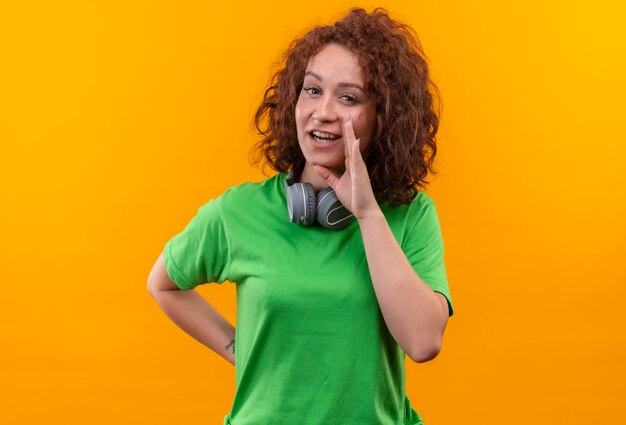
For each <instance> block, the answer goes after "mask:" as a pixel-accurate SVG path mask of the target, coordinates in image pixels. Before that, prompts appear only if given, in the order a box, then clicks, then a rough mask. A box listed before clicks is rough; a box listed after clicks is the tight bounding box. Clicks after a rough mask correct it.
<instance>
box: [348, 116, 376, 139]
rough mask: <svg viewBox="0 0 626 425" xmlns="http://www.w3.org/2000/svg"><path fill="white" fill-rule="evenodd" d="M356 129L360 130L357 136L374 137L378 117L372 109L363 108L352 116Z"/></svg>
mask: <svg viewBox="0 0 626 425" xmlns="http://www.w3.org/2000/svg"><path fill="white" fill-rule="evenodd" d="M352 122H353V123H354V128H355V130H357V131H358V133H357V134H356V137H367V138H370V139H371V138H372V137H373V135H374V128H375V127H376V117H375V116H372V113H371V111H368V110H362V111H360V112H358V113H357V114H355V115H353V116H352Z"/></svg>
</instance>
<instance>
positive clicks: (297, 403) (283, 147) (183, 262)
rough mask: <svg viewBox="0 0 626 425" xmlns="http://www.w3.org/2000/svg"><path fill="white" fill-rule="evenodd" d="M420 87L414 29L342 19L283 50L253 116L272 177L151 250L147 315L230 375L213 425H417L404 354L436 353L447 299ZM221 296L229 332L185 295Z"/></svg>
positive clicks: (429, 134)
mask: <svg viewBox="0 0 626 425" xmlns="http://www.w3.org/2000/svg"><path fill="white" fill-rule="evenodd" d="M436 92H437V90H436V87H435V86H434V85H433V84H432V82H431V80H430V78H429V75H428V66H427V64H426V62H425V60H424V55H423V53H422V50H421V47H420V45H419V43H418V41H417V39H416V37H415V36H414V35H413V32H412V30H411V29H410V28H409V27H407V26H405V25H402V24H400V23H398V22H396V21H394V20H392V19H390V18H389V16H388V15H387V13H386V12H385V11H384V10H381V9H376V10H374V11H373V12H372V13H369V14H368V13H367V12H365V11H364V10H362V9H354V10H352V11H351V12H350V13H349V14H348V15H347V16H346V17H345V18H344V19H342V20H341V21H339V22H336V23H335V24H334V25H331V26H321V27H317V28H314V29H313V30H311V31H310V32H308V33H307V34H306V35H304V36H303V37H302V38H300V39H298V40H295V41H294V42H293V43H292V44H291V46H290V48H289V50H288V51H287V54H286V56H285V61H284V67H283V68H282V69H281V70H279V71H278V72H277V73H276V74H275V75H274V78H273V81H272V85H271V87H270V88H269V89H268V90H267V91H266V93H265V96H264V99H263V101H262V103H261V105H260V107H259V109H258V111H257V114H256V117H255V122H256V125H257V128H258V129H259V131H260V132H261V134H262V135H263V136H264V137H263V139H262V140H261V141H260V142H259V144H258V146H257V148H258V151H257V152H259V153H260V154H261V155H260V156H259V158H260V157H261V156H262V157H264V158H265V160H266V161H267V163H268V164H269V165H270V166H271V167H272V168H273V169H275V170H276V171H278V173H277V174H276V175H274V176H273V177H271V178H269V179H267V180H264V181H261V182H258V183H244V184H241V185H238V186H235V187H232V188H230V189H228V190H227V191H226V192H224V193H223V194H222V195H221V196H219V197H218V198H216V199H213V200H210V201H209V202H208V203H206V204H205V205H203V206H202V207H200V208H199V210H198V213H197V215H196V216H195V217H194V218H193V219H192V220H191V221H190V222H189V224H188V225H187V226H186V228H185V229H184V230H183V231H182V232H181V233H180V234H178V235H176V236H174V237H173V238H172V239H171V240H170V241H169V242H168V243H167V244H166V246H165V248H164V251H163V253H162V255H161V256H160V257H159V258H158V259H157V261H156V264H155V265H154V268H153V270H152V272H151V274H150V277H149V279H148V288H149V291H150V293H151V294H152V296H153V297H154V298H155V299H156V301H157V302H158V303H159V305H160V307H161V308H162V309H163V311H164V312H165V313H166V314H167V315H168V316H169V317H170V318H171V319H172V320H173V321H174V322H175V323H176V324H177V325H178V326H180V327H181V328H182V329H183V330H184V331H185V332H187V333H189V334H190V335H191V336H192V337H194V338H196V339H197V340H198V341H200V342H201V343H202V344H204V345H206V346H207V347H209V348H210V349H212V350H214V351H215V352H217V353H218V354H220V355H221V356H223V357H224V358H225V359H226V360H228V361H229V362H231V363H232V364H235V365H236V384H237V390H236V394H235V399H234V401H233V405H232V409H231V412H230V413H228V414H227V415H226V417H225V418H224V424H231V425H249V424H254V425H265V424H268V425H269V424H272V425H276V424H299V425H305V424H311V425H312V424H320V425H321V424H324V425H328V424H340V425H350V424H355V425H356V424H359V425H360V424H372V425H373V424H377V425H378V424H389V425H401V424H421V423H422V421H421V419H420V417H419V415H418V414H417V412H416V411H415V410H413V409H412V408H411V405H410V403H409V400H408V398H407V397H406V395H405V369H404V360H405V354H406V355H408V356H409V357H410V358H411V359H412V360H414V361H416V362H425V361H428V360H431V359H433V358H434V357H435V356H436V355H437V354H438V353H439V351H440V349H441V344H442V338H443V333H444V329H445V327H446V324H447V320H448V317H449V316H450V315H452V313H453V310H452V302H451V298H450V293H449V290H448V284H447V278H446V270H445V264H444V258H443V242H442V237H441V231H440V227H439V221H438V218H437V213H436V210H435V206H434V203H433V201H432V199H430V198H429V197H428V196H427V195H426V194H425V193H424V192H422V191H419V190H418V188H419V187H424V185H425V183H426V181H425V178H426V177H427V175H428V173H429V172H432V171H433V170H432V163H433V159H434V156H435V153H436V144H435V135H436V133H437V129H438V124H439V119H438V115H437V113H436V106H435V102H434V95H435V94H436ZM226 280H228V281H231V282H234V283H236V285H237V329H236V330H235V328H234V327H233V326H232V325H231V324H230V323H228V322H227V321H226V320H225V319H224V318H223V317H222V316H221V315H220V314H219V313H218V312H217V311H216V310H214V309H213V307H211V306H210V305H209V304H207V302H206V301H205V300H204V299H203V298H202V297H201V296H200V295H199V294H198V293H197V292H196V291H195V290H193V288H194V287H195V286H197V285H200V284H203V283H207V282H218V283H221V282H224V281H226Z"/></svg>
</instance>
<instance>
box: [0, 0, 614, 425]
mask: <svg viewBox="0 0 626 425" xmlns="http://www.w3.org/2000/svg"><path fill="white" fill-rule="evenodd" d="M377 4H378V5H382V6H385V7H387V8H388V10H389V11H390V12H391V13H392V16H395V17H396V18H398V19H401V20H404V21H406V22H409V23H410V24H411V25H412V26H413V27H414V28H415V29H416V31H417V32H418V34H419V36H420V39H421V41H422V44H423V45H424V48H425V51H426V54H427V55H428V57H429V61H430V64H431V70H432V75H433V78H434V80H435V81H436V83H437V84H438V85H439V87H440V89H441V92H442V97H443V104H444V114H443V116H442V128H441V132H440V138H439V142H440V145H439V146H440V156H439V159H438V168H439V171H440V173H439V175H438V177H437V179H436V180H435V181H434V183H433V184H432V185H431V186H430V189H429V193H430V194H431V196H432V197H433V198H434V199H435V200H436V202H437V205H438V211H439V215H440V220H441V224H442V230H443V235H444V241H445V243H446V261H447V265H448V275H449V281H450V287H451V290H452V295H453V297H454V301H455V307H456V314H455V316H453V318H452V319H451V321H450V323H449V326H448V330H447V331H446V338H445V341H444V346H443V351H442V353H441V354H440V355H439V357H438V358H437V359H435V360H434V361H432V362H429V363H425V364H413V363H410V362H409V364H408V390H407V391H408V395H409V397H410V398H411V401H412V404H413V405H414V406H415V408H416V409H417V410H418V411H419V412H420V414H421V415H422V416H423V417H424V419H425V421H426V424H427V425H441V424H511V425H513V424H528V423H533V424H570V423H594V424H603V423H618V422H619V421H621V420H623V418H624V416H625V414H626V409H625V408H624V403H623V402H624V400H625V399H626V389H625V384H624V382H625V379H626V373H625V367H624V359H625V358H626V347H625V338H624V334H625V332H624V328H625V322H626V319H625V318H624V314H623V311H622V308H624V307H623V300H624V297H625V296H626V289H625V283H626V270H625V266H624V257H625V253H626V225H625V224H624V218H625V217H626V200H625V195H626V190H625V189H626V185H625V184H624V183H625V182H626V170H625V168H626V167H625V166H624V159H625V158H626V155H625V154H626V146H625V140H626V138H625V133H626V132H625V131H624V130H625V124H624V122H626V120H624V117H623V115H624V99H625V98H626V83H625V78H624V76H625V75H626V66H625V63H626V61H625V59H624V57H625V53H626V52H625V50H624V46H625V45H626V35H625V31H624V16H626V13H625V12H626V8H625V6H623V2H617V1H614V2H608V1H594V2H586V1H585V2H583V1H580V0H577V1H569V2H565V1H557V2H541V1H539V0H530V1H525V2H515V3H514V4H509V3H507V2H500V1H494V0H479V1H476V2H466V1H443V2H434V1H429V2H421V1H419V2H418V1H412V2H400V1H381V2H380V3H377ZM351 5H354V3H350V2H344V1H340V0H339V1H337V0H332V1H326V0H318V1H315V2H309V3H302V2H295V3H294V2H290V1H282V2H277V3H276V4H275V5H268V4H265V3H263V2H250V3H249V4H245V5H244V4H241V3H237V4H234V3H228V2H224V3H220V4H211V5H208V4H206V2H202V1H193V2H156V1H151V2H148V1H136V2H122V1H106V2H105V1H92V2H83V1H73V2H72V1H66V0H63V1H59V2H12V3H10V2H5V3H3V5H2V6H0V43H1V44H0V60H1V61H2V66H1V67H0V73H1V78H0V87H1V90H0V106H1V110H0V142H1V150H0V203H1V208H0V230H1V233H0V238H1V240H0V267H1V270H2V296H1V300H2V308H1V309H0V332H1V334H0V336H1V339H2V342H1V344H2V349H0V367H1V373H2V375H1V376H2V377H1V382H2V384H1V386H0V391H1V392H2V394H0V422H1V423H5V424H13V423H20V424H27V423H33V424H40V423H47V424H85V423H88V424H111V423H117V424H140V423H146V424H147V423H149V424H171V423H179V424H221V421H222V418H223V416H224V414H225V413H226V412H227V411H228V410H229V407H230V403H231V401H232V397H233V393H234V369H233V368H232V366H230V365H229V364H228V363H226V361H224V360H222V359H221V358H219V357H218V356H217V355H215V354H214V353H212V352H210V351H209V350H208V349H206V348H205V347H203V346H201V345H200V344H198V343H197V342H195V341H194V340H193V339H191V338H190V337H189V336H187V335H186V334H184V333H183V332H182V331H180V330H179V329H178V328H176V327H175V326H174V325H173V324H172V323H171V322H169V320H168V319H167V317H166V316H165V314H164V313H162V312H161V310H160V309H159V308H158V306H157V304H156V303H155V301H154V300H153V299H152V298H151V297H150V296H149V294H148V292H147V289H146V280H147V277H148V273H149V271H150V269H151V267H152V265H153V263H154V261H155V259H156V258H157V256H158V255H159V253H160V252H161V250H162V249H163V246H164V245H165V243H166V242H167V240H168V239H169V238H170V237H172V236H173V235H174V234H176V233H178V232H179V231H181V230H182V229H183V228H184V226H185V225H186V223H187V222H188V221H189V220H190V219H191V218H192V217H193V215H194V214H195V213H196V211H197V208H198V207H199V206H200V205H202V204H203V203H205V202H206V201H207V200H208V199H209V198H212V197H215V196H217V195H219V194H220V193H221V192H222V191H223V190H224V189H225V188H227V187H229V186H231V185H234V184H237V183H240V182H242V181H245V180H260V179H261V178H263V175H262V174H261V173H260V171H259V170H258V169H257V168H255V167H251V166H250V165H249V163H248V158H247V153H248V150H249V147H250V146H251V144H252V143H253V142H254V141H255V140H256V136H255V133H254V131H252V129H251V126H250V122H251V118H252V115H253V112H254V109H255V107H256V105H257V103H258V101H259V100H260V98H261V95H262V92H263V90H264V87H265V83H266V81H267V79H268V76H269V71H268V70H269V68H270V65H271V64H272V63H273V62H274V61H275V60H276V59H277V58H278V55H279V53H280V52H281V51H282V50H283V49H284V48H285V47H286V45H287V43H288V42H289V41H290V40H291V39H292V38H294V37H295V36H297V35H298V34H300V33H301V32H302V31H303V30H304V29H306V28H308V27H310V26H311V25H314V24H318V23H326V22H330V21H331V20H332V19H334V18H338V17H339V16H341V15H343V13H344V12H345V11H346V10H347V8H348V7H349V6H351ZM361 5H362V6H365V7H366V8H368V9H369V8H371V7H372V6H374V5H375V4H374V3H371V2H363V3H361ZM200 292H201V293H202V294H203V295H205V296H206V297H207V298H208V299H209V300H210V302H212V303H213V304H214V305H216V306H217V308H218V309H219V310H220V311H222V312H223V313H224V314H225V315H226V316H227V317H228V318H229V319H230V320H232V321H234V318H235V292H234V285H228V284H225V285H222V286H217V285H205V286H203V287H201V288H200Z"/></svg>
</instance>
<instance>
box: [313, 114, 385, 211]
mask: <svg viewBox="0 0 626 425" xmlns="http://www.w3.org/2000/svg"><path fill="white" fill-rule="evenodd" d="M343 144H344V149H345V155H346V160H345V165H346V170H345V172H344V173H343V175H341V176H336V175H335V174H333V173H332V172H331V171H330V170H329V169H328V168H326V167H324V166H321V165H314V168H315V171H316V172H317V173H318V174H319V175H320V177H322V178H323V179H324V180H325V181H326V183H328V185H329V186H330V187H332V188H333V189H334V190H335V193H336V194H337V197H338V198H339V200H340V201H341V203H342V204H343V205H344V206H345V207H346V208H347V209H349V210H350V211H351V212H352V214H354V216H355V217H356V218H357V220H362V219H364V218H366V217H368V216H370V215H372V214H381V211H380V207H379V206H378V203H377V202H376V198H375V197H374V191H373V190H372V184H371V183H370V178H369V175H368V173H367V167H366V166H365V161H363V156H362V155H361V149H360V147H361V143H360V140H359V139H357V138H356V136H355V134H354V128H353V126H352V119H351V118H350V117H348V118H347V119H346V118H344V120H343Z"/></svg>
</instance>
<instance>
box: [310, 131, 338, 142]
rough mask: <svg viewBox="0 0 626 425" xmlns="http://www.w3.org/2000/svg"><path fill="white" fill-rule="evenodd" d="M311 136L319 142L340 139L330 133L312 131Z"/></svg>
mask: <svg viewBox="0 0 626 425" xmlns="http://www.w3.org/2000/svg"><path fill="white" fill-rule="evenodd" d="M311 135H312V136H313V137H315V139H317V140H319V141H320V142H330V141H333V140H337V139H338V138H339V137H340V136H336V135H334V134H331V133H324V132H322V131H312V132H311Z"/></svg>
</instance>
